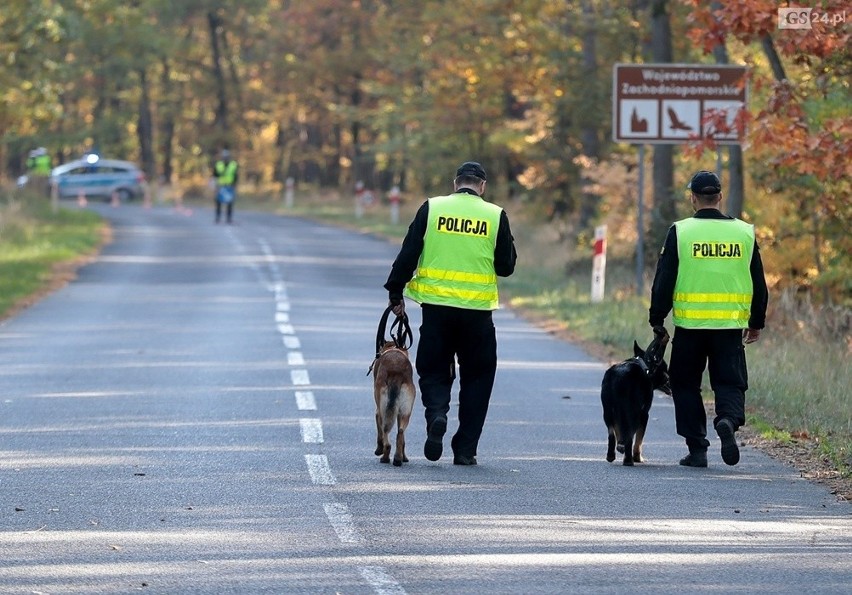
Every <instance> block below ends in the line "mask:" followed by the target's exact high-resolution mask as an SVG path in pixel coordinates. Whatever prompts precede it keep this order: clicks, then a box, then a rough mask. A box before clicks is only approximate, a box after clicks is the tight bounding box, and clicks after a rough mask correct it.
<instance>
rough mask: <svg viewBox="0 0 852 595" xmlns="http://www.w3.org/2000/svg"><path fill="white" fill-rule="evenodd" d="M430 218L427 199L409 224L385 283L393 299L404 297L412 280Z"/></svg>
mask: <svg viewBox="0 0 852 595" xmlns="http://www.w3.org/2000/svg"><path fill="white" fill-rule="evenodd" d="M428 220H429V201H428V200H427V201H425V202H424V203H423V204H422V205H420V208H419V209H418V210H417V214H416V215H415V216H414V220H413V221H412V222H411V225H409V226H408V232H407V233H406V234H405V239H404V240H402V248H400V250H399V254H397V256H396V260H394V261H393V265H392V266H391V272H390V275H388V280H387V282H386V283H385V289H387V290H388V297H389V298H390V300H391V301H399V300H401V299H402V290H403V289H405V284H406V283H408V282H409V281H411V278H412V277H413V276H414V270H415V269H416V268H417V263H418V261H419V260H420V253H421V252H423V237H424V236H425V235H426V223H427V222H428Z"/></svg>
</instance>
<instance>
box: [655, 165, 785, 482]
mask: <svg viewBox="0 0 852 595" xmlns="http://www.w3.org/2000/svg"><path fill="white" fill-rule="evenodd" d="M687 188H688V189H689V190H690V200H691V202H692V208H693V209H694V210H695V215H693V216H692V217H690V218H689V219H683V220H682V221H677V222H676V223H675V224H674V225H672V226H671V228H669V232H668V235H667V236H666V241H665V244H664V246H663V250H662V252H661V253H660V257H659V260H658V261H657V271H656V274H655V276H654V285H653V288H652V289H651V307H650V310H649V317H648V321H649V322H650V324H651V326H652V327H653V328H654V332H655V333H661V332H662V328H663V323H664V321H665V318H666V316H667V315H668V314H669V312H670V311H671V312H672V322H673V324H674V326H675V330H674V336H673V337H672V352H671V362H670V366H669V375H670V378H671V387H672V398H673V399H674V406H675V421H676V423H677V433H678V434H680V435H681V436H683V437H684V439H685V440H686V445H687V447H688V448H689V454H687V455H686V456H685V457H683V458H682V459H681V460H680V464H681V465H685V466H687V467H706V466H707V448H708V447H709V446H710V442H709V441H708V440H707V415H706V413H705V411H704V404H703V402H702V400H701V379H702V376H703V374H704V368H705V367H707V368H708V370H709V373H710V387H711V388H712V389H713V393H714V396H715V403H716V417H715V419H714V420H713V427H714V428H715V429H716V433H717V434H718V436H719V440H720V442H721V454H722V460H723V461H724V462H725V463H726V464H728V465H736V464H737V463H738V462H739V460H740V451H739V447H738V446H737V441H736V437H735V432H736V431H737V430H738V429H739V428H740V426H741V425H743V424H744V423H745V391H746V390H747V389H748V372H747V368H746V359H745V349H744V343H745V344H748V343H753V342H755V341H757V340H758V338H759V337H760V330H761V329H762V328H763V326H764V322H765V320H766V306H767V304H768V301H769V293H768V290H767V288H766V279H765V277H764V274H763V263H762V262H761V260H760V252H759V250H758V247H757V242H756V241H755V237H754V226H752V225H749V224H747V223H745V222H743V221H740V220H739V219H735V218H733V217H728V216H726V215H723V214H722V213H721V211H720V210H719V204H720V203H721V200H722V184H721V182H720V180H719V177H718V176H717V175H716V174H714V173H712V172H709V171H699V172H698V173H696V174H695V175H694V176H693V177H692V180H691V181H690V183H689V186H687Z"/></svg>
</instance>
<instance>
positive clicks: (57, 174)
mask: <svg viewBox="0 0 852 595" xmlns="http://www.w3.org/2000/svg"><path fill="white" fill-rule="evenodd" d="M50 183H51V185H54V184H55V185H56V186H57V188H58V189H59V198H77V197H79V196H81V195H82V196H85V197H86V198H89V197H104V198H106V199H110V198H112V196H113V194H115V196H117V197H118V199H119V200H121V201H127V200H131V199H133V198H140V197H142V196H143V195H144V194H145V173H144V172H143V171H142V170H141V169H139V167H137V166H136V164H135V163H131V162H130V161H119V160H117V159H101V158H100V157H98V156H97V155H93V154H90V155H86V156H85V157H84V158H83V159H77V160H76V161H69V162H68V163H64V164H62V165H60V166H58V167H55V168H53V170H51V172H50Z"/></svg>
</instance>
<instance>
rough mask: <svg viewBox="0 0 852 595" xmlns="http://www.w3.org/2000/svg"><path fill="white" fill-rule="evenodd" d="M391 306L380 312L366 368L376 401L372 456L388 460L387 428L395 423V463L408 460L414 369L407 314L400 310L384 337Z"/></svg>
mask: <svg viewBox="0 0 852 595" xmlns="http://www.w3.org/2000/svg"><path fill="white" fill-rule="evenodd" d="M390 311H391V308H390V307H388V308H387V309H386V310H385V312H384V314H383V315H382V319H381V322H380V323H379V329H378V333H377V335H376V359H374V360H373V363H372V364H371V365H370V369H369V370H368V371H367V374H368V375H369V374H370V372H372V373H373V396H374V398H375V401H376V434H377V435H376V453H375V454H376V456H381V459H379V460H380V461H381V462H382V463H390V451H391V445H390V431H391V429H393V426H394V424H396V450H395V451H394V455H393V464H394V466H395V467H399V466H400V465H402V464H403V463H407V462H408V457H407V456H406V455H405V430H406V428H407V427H408V422H409V421H410V420H411V412H412V410H413V409H414V401H415V397H416V389H415V387H414V378H413V377H414V371H413V369H412V367H411V361H410V359H409V357H408V348H409V347H411V344H412V342H413V335H412V333H411V327H409V325H408V316H407V315H406V314H404V313H403V315H402V316H401V317H397V318H396V320H395V321H394V322H393V324H392V325H391V329H390V340H387V339H386V338H385V328H386V325H387V320H388V315H389V314H390Z"/></svg>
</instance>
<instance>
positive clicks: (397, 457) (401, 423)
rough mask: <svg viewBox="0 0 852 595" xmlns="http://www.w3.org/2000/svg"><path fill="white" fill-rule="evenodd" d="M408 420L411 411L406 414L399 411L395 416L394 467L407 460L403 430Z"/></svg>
mask: <svg viewBox="0 0 852 595" xmlns="http://www.w3.org/2000/svg"><path fill="white" fill-rule="evenodd" d="M410 420H411V413H408V414H407V415H405V414H402V413H400V414H399V415H398V416H397V418H396V450H395V451H394V454H393V464H394V465H395V466H396V467H399V466H401V465H402V464H403V463H407V462H408V457H407V456H405V430H406V428H408V422H409V421H410Z"/></svg>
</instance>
